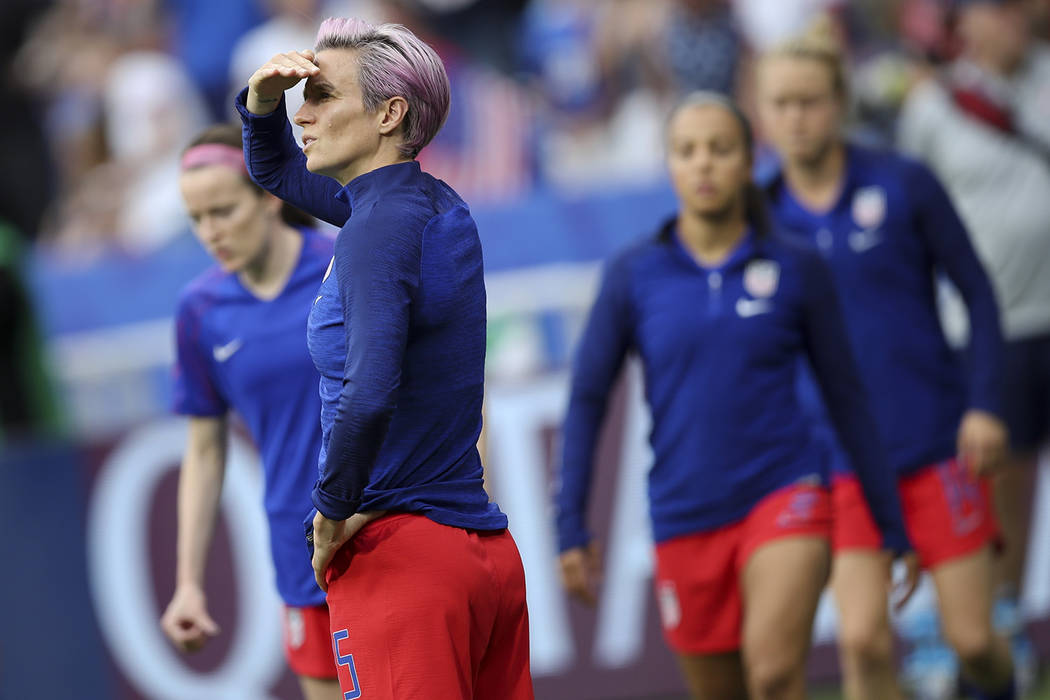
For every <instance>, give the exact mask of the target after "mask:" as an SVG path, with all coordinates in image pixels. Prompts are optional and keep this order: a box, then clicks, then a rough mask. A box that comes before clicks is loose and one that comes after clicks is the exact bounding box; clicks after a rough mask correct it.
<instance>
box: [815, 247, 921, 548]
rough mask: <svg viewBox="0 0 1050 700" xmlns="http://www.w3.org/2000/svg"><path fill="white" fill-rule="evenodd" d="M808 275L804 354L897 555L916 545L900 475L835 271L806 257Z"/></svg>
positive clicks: (886, 541)
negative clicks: (857, 356)
mask: <svg viewBox="0 0 1050 700" xmlns="http://www.w3.org/2000/svg"><path fill="white" fill-rule="evenodd" d="M804 274H805V281H806V304H805V315H804V319H805V340H806V353H807V355H808V356H809V360H810V364H811V365H812V366H813V373H814V376H815V377H816V380H817V384H818V385H819V386H820V390H821V395H822V396H823V398H824V404H825V406H827V408H828V414H829V417H830V418H831V422H832V425H834V427H835V431H836V433H837V434H838V437H839V442H840V443H841V444H842V447H843V449H844V450H845V451H846V454H847V455H848V457H849V460H850V463H851V464H852V466H853V469H854V471H855V472H856V474H857V478H858V479H859V480H860V484H861V487H862V488H863V490H864V497H865V500H867V502H868V505H869V507H870V508H871V512H872V515H873V516H874V518H875V522H876V524H877V525H878V527H879V531H880V532H881V533H882V541H883V547H884V548H885V549H888V550H890V551H892V552H894V553H895V554H902V553H905V552H908V551H910V550H911V549H912V547H911V544H910V542H909V541H908V535H907V533H906V530H905V527H904V517H903V515H902V513H901V504H900V497H899V495H898V493H897V477H896V474H895V473H894V471H893V469H892V468H891V467H890V465H889V463H888V462H887V460H886V456H885V452H884V451H883V447H882V445H881V443H880V441H879V438H878V432H877V430H878V429H877V427H876V423H875V418H874V416H873V415H872V413H871V409H870V407H869V403H868V399H867V391H866V390H865V389H864V385H863V384H862V383H861V380H860V373H859V372H858V370H857V366H856V362H855V361H854V359H853V353H852V352H851V351H850V345H849V338H848V336H847V335H846V328H845V324H844V322H843V319H842V312H841V308H840V306H839V302H838V296H837V295H836V293H835V288H834V283H833V281H832V279H831V272H830V271H829V270H828V269H827V267H826V266H825V265H824V263H823V261H822V260H820V259H819V258H818V257H817V256H816V255H815V254H813V255H811V256H810V255H807V257H806V261H805V272H804Z"/></svg>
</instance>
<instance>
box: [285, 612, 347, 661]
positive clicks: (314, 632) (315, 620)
mask: <svg viewBox="0 0 1050 700" xmlns="http://www.w3.org/2000/svg"><path fill="white" fill-rule="evenodd" d="M329 627H330V625H329V623H328V606H327V605H316V606H313V607H309V608H293V607H290V606H285V608H284V655H285V657H287V659H288V665H289V666H290V667H291V669H292V671H294V672H295V674H296V675H297V676H309V677H310V678H335V677H336V672H335V670H336V667H335V657H334V656H333V655H332V636H331V635H332V633H331V632H330V631H329Z"/></svg>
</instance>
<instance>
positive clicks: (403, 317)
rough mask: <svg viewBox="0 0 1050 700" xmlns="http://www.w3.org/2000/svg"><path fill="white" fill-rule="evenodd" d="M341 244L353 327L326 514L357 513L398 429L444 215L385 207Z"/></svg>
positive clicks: (321, 488) (322, 491)
mask: <svg viewBox="0 0 1050 700" xmlns="http://www.w3.org/2000/svg"><path fill="white" fill-rule="evenodd" d="M358 215H364V216H366V217H367V220H366V221H365V222H364V225H363V226H362V227H359V228H355V230H353V231H344V232H342V233H341V234H340V235H339V238H338V239H336V244H335V263H334V264H335V269H334V273H335V275H336V281H337V283H338V288H339V297H340V301H341V304H342V308H343V322H344V327H345V329H346V364H345V366H344V369H343V388H342V391H341V393H340V396H339V405H338V409H337V412H336V416H335V420H334V422H333V424H332V432H331V437H330V438H329V443H328V455H327V458H326V460H325V464H324V467H323V470H322V473H321V478H320V481H319V482H318V484H317V486H316V487H315V488H314V491H313V503H314V505H315V506H316V507H317V510H319V511H320V512H321V513H322V514H323V515H324V516H325V517H327V518H331V519H333V520H344V519H346V518H348V517H350V516H351V515H353V514H354V513H356V512H357V510H358V508H359V506H360V504H361V498H362V494H363V493H364V490H365V487H366V486H368V482H369V477H370V475H371V471H372V467H373V465H374V464H375V461H376V457H377V455H378V454H379V450H380V447H382V444H383V440H384V439H385V437H386V433H387V430H388V428H389V426H390V420H391V417H392V416H393V413H394V407H395V404H396V402H397V392H398V388H399V387H400V385H401V367H402V362H403V360H404V356H405V348H406V345H407V343H408V336H409V324H410V320H411V318H410V317H411V311H412V301H413V298H414V297H415V296H416V292H417V290H418V289H419V283H420V277H421V275H420V267H421V265H422V254H423V241H424V239H425V237H426V234H427V230H428V229H429V228H430V227H431V226H440V225H442V223H443V217H441V216H436V217H433V218H431V219H429V220H428V219H426V218H424V216H423V215H422V214H417V213H413V212H395V211H391V210H390V208H388V207H383V205H382V204H379V205H376V206H375V207H374V208H373V209H372V211H370V212H368V213H367V214H366V213H360V214H355V216H358Z"/></svg>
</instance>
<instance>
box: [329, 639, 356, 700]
mask: <svg viewBox="0 0 1050 700" xmlns="http://www.w3.org/2000/svg"><path fill="white" fill-rule="evenodd" d="M349 636H350V631H349V630H339V631H338V632H336V633H335V634H333V635H332V648H333V650H334V651H335V662H336V664H337V665H338V671H339V687H340V689H341V690H342V691H343V700H355V699H356V698H359V697H361V686H360V685H358V683H357V668H356V667H355V666H354V655H353V654H347V655H345V656H344V655H342V654H340V653H339V642H341V641H343V640H344V639H346V638H347V637H349ZM344 666H345V667H346V672H345V675H344V671H343V667H344ZM347 676H349V678H347ZM347 680H348V681H349V683H347V682H346V681H347ZM347 685H349V686H350V690H346V687H347Z"/></svg>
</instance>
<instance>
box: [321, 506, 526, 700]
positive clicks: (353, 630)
mask: <svg viewBox="0 0 1050 700" xmlns="http://www.w3.org/2000/svg"><path fill="white" fill-rule="evenodd" d="M327 580H328V606H329V608H330V610H331V613H330V614H331V625H332V627H331V631H332V643H333V646H334V649H335V655H336V664H337V667H338V671H339V685H340V688H341V689H342V691H343V697H344V698H345V700H353V698H357V697H361V698H364V699H365V700H404V698H449V699H451V700H472V699H477V700H532V697H533V694H532V679H531V677H530V675H529V619H528V611H527V609H526V606H525V570H524V569H523V568H522V565H521V557H520V556H519V554H518V548H517V546H516V545H515V544H514V539H513V538H512V537H511V536H510V533H509V532H507V531H506V530H498V531H490V532H487V531H478V530H465V529H462V528H457V527H448V526H445V525H439V524H438V523H435V522H434V521H432V520H429V519H428V518H426V517H424V516H422V515H414V514H406V513H401V514H395V515H388V516H386V517H383V518H380V519H378V520H374V521H372V522H371V523H369V524H368V525H366V526H365V527H364V528H362V529H361V531H360V532H358V533H357V535H355V536H354V538H353V539H352V540H350V542H348V543H347V544H346V546H344V547H343V548H342V549H341V550H339V552H338V553H337V554H336V555H335V558H334V559H333V561H332V564H331V566H330V567H329V569H328V573H327Z"/></svg>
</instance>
